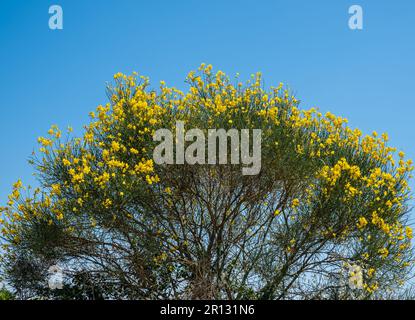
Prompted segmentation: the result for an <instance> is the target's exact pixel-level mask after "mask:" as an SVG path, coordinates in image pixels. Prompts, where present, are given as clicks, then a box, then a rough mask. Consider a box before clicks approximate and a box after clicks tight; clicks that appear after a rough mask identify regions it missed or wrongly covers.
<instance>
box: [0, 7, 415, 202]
mask: <svg viewBox="0 0 415 320" xmlns="http://www.w3.org/2000/svg"><path fill="white" fill-rule="evenodd" d="M52 4H59V5H61V6H62V8H63V11H64V30H62V31H56V30H55V31H52V30H49V28H48V19H49V14H48V8H49V6H50V5H52ZM353 4H360V5H361V6H362V7H363V10H364V30H363V31H351V30H350V29H349V28H348V18H349V14H348V8H349V6H351V5H353ZM414 15H415V2H414V1H412V0H397V1H378V0H370V1H367V0H353V1H352V0H350V1H346V0H336V1H329V0H319V1H318V0H315V1H306V0H303V1H299V0H295V1H293V0H290V1H277V0H273V1H261V0H258V1H257V0H256V1H252V0H250V1H226V0H225V1H141V0H135V1H133V0H131V1H126V0H118V1H115V0H114V1H109V0H107V1H98V0H96V1H93V0H88V1H80V0H79V1H76V0H66V1H65V0H54V1H43V0H9V1H5V0H1V2H0V48H1V49H0V108H1V126H0V136H1V139H0V150H1V157H0V202H1V204H4V203H5V202H6V199H7V194H8V193H9V191H10V189H11V184H12V183H13V182H14V181H16V180H17V179H18V178H22V179H23V182H24V183H32V182H33V178H32V177H31V173H32V170H31V168H30V166H29V165H28V163H27V159H28V157H29V156H30V154H31V152H32V150H33V149H34V148H36V147H37V143H36V138H37V137H38V136H40V135H44V134H45V132H46V131H47V130H48V129H49V127H50V125H51V124H58V125H59V126H61V127H62V128H65V127H66V126H67V125H72V126H73V127H74V128H75V132H77V133H79V132H80V130H81V128H82V125H83V124H85V123H86V122H87V121H88V116H87V115H88V112H89V111H91V110H93V109H94V108H95V107H96V106H97V105H98V104H100V103H105V102H106V97H105V91H104V88H105V83H106V81H110V80H111V79H112V75H113V74H114V73H116V72H118V71H121V72H125V73H131V72H132V71H138V72H139V73H141V74H145V75H148V76H150V77H151V79H152V80H153V81H154V82H153V84H154V86H156V85H157V83H158V81H159V80H162V79H163V80H166V81H167V83H168V84H169V85H174V86H177V87H184V85H183V80H184V78H185V75H186V74H187V72H188V71H189V70H191V69H194V68H197V67H198V66H199V64H200V63H201V62H207V63H211V64H213V66H214V67H215V68H216V69H221V70H223V71H225V72H226V73H229V74H234V73H236V72H239V73H240V74H241V78H244V79H247V78H248V77H249V75H250V74H251V73H254V72H256V71H262V72H263V75H264V79H265V81H266V85H267V86H271V85H275V84H278V83H279V82H280V81H282V82H284V83H286V84H287V85H289V86H290V87H291V88H292V89H293V90H294V91H295V93H296V95H297V97H298V98H299V99H301V100H302V101H303V103H302V106H303V107H307V108H308V107H312V106H318V107H319V108H320V109H321V110H322V111H323V112H326V111H331V112H334V113H336V114H338V115H342V116H345V117H347V118H349V122H350V125H351V126H353V127H359V128H361V129H362V130H363V131H364V132H366V133H369V132H371V131H372V130H377V131H378V132H383V131H386V132H388V133H389V134H390V136H391V144H392V145H395V146H397V147H399V148H402V149H403V150H404V151H405V152H406V153H407V154H408V155H409V156H411V157H412V158H415V150H414V141H415V129H414V128H415V125H414V119H415V87H414V75H415V58H414V57H415V41H414V36H415V19H414Z"/></svg>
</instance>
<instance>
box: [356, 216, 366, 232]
mask: <svg viewBox="0 0 415 320" xmlns="http://www.w3.org/2000/svg"><path fill="white" fill-rule="evenodd" d="M367 223H368V222H367V220H366V218H365V217H360V218H359V222H358V223H357V227H358V228H359V229H363V228H364V227H366V225H367Z"/></svg>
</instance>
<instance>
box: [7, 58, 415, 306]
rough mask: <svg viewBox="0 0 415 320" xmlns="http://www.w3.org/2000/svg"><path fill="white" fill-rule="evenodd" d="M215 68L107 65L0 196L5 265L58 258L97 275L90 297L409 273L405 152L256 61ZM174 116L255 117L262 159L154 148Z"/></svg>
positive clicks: (312, 294) (211, 295)
mask: <svg viewBox="0 0 415 320" xmlns="http://www.w3.org/2000/svg"><path fill="white" fill-rule="evenodd" d="M211 69H212V67H211V66H210V65H209V66H205V65H202V66H201V67H200V68H199V71H198V72H191V73H189V75H188V77H187V83H188V84H189V86H190V89H189V91H188V92H187V93H184V92H182V91H180V90H178V89H175V88H169V87H167V86H166V85H165V84H164V82H162V83H161V85H160V88H159V89H158V90H151V89H149V79H148V78H146V77H143V76H140V77H139V76H138V75H137V74H133V75H132V76H125V75H122V74H116V75H115V76H114V79H115V80H114V84H113V85H111V86H108V88H107V91H108V97H109V101H110V102H109V103H108V104H106V105H105V106H102V105H100V106H98V107H97V109H96V112H92V113H91V114H90V116H91V122H90V124H89V125H88V126H87V127H86V129H85V133H84V135H83V137H82V138H69V137H68V138H67V139H66V140H63V139H62V138H61V135H62V133H61V131H60V130H59V129H58V128H57V127H56V126H53V127H52V128H51V129H50V130H49V132H48V135H49V136H48V137H41V138H39V143H40V145H41V146H40V152H41V155H37V156H34V158H33V159H32V160H31V161H32V164H33V165H34V167H35V170H36V172H37V177H38V180H39V182H40V187H39V188H37V189H35V190H32V189H30V188H29V187H28V188H24V187H23V186H22V183H21V181H20V180H19V181H18V182H17V183H16V184H15V185H14V186H13V192H12V194H11V195H10V197H9V200H10V201H9V203H8V204H7V206H6V207H4V208H3V209H2V211H3V221H2V224H3V230H2V234H3V239H4V250H5V251H6V254H5V256H4V259H3V273H4V275H5V278H6V279H9V281H10V282H11V283H12V284H13V283H16V281H11V280H13V279H12V278H13V277H11V275H12V273H11V272H10V270H15V268H16V265H18V264H19V261H21V260H20V259H19V257H20V256H21V254H22V253H24V254H26V255H29V256H30V257H32V258H31V259H30V261H32V262H33V261H38V262H39V264H40V265H43V266H50V265H53V264H60V265H62V266H64V269H65V271H66V276H67V279H66V281H67V282H68V283H67V284H66V285H69V286H73V285H75V286H77V285H76V281H75V282H74V279H75V278H76V275H79V274H82V277H83V278H82V279H93V281H89V283H94V286H95V289H94V290H97V292H99V297H101V298H119V299H121V298H124V299H147V298H150V299H158V298H178V299H181V298H191V299H201V298H203V299H216V298H227V299H292V298H295V299H298V298H300V299H309V298H316V299H356V298H359V299H366V298H382V297H385V296H387V295H389V294H390V293H391V292H398V291H399V286H400V285H402V284H405V283H407V281H408V280H409V279H410V277H411V274H412V273H411V269H412V262H413V255H412V254H413V253H412V246H411V238H412V229H411V228H410V227H409V222H408V212H409V208H408V204H407V203H408V200H409V198H410V194H409V187H408V179H409V178H410V171H411V170H412V169H413V167H412V162H411V161H410V160H404V154H403V153H402V152H400V153H399V154H398V156H395V152H396V149H394V148H392V147H390V146H388V144H387V141H388V137H387V135H386V134H383V135H381V137H378V135H377V133H376V132H374V133H373V134H372V135H370V136H364V137H363V136H362V133H361V132H360V131H359V130H358V129H351V128H350V127H348V126H347V120H346V119H344V118H341V117H336V116H334V115H333V114H331V113H327V114H325V115H324V116H323V115H322V114H321V113H320V112H319V111H318V110H316V109H310V110H300V109H299V107H298V106H299V101H298V100H297V99H296V98H295V97H294V96H292V95H291V94H290V92H289V91H288V90H287V89H284V88H283V85H282V84H280V85H279V86H278V87H273V88H271V89H270V90H269V91H265V90H264V89H263V88H262V80H261V75H260V74H259V73H258V74H257V75H254V76H252V78H251V80H249V81H248V82H247V83H246V84H245V85H244V84H242V83H238V80H237V79H236V80H235V81H234V82H235V84H233V83H232V81H231V80H230V79H229V78H228V77H227V76H226V75H225V74H224V73H223V72H221V71H218V72H217V73H216V74H213V73H212V71H211ZM177 121H183V122H184V126H185V128H186V130H188V129H191V128H199V129H201V130H202V131H203V132H204V133H206V134H207V132H208V129H210V128H224V129H225V130H229V129H231V128H237V129H261V130H262V135H261V139H262V140H261V171H260V173H259V174H258V175H243V174H242V168H243V167H244V165H243V164H235V163H233V164H231V163H230V162H228V164H220V165H211V164H194V165H192V164H188V163H184V164H157V163H155V162H154V161H153V150H154V148H155V147H156V146H157V145H158V144H159V143H160V142H158V141H154V140H153V136H154V134H155V132H156V131H157V130H158V129H162V128H167V129H170V130H171V131H172V132H174V131H175V127H176V123H177ZM191 143H192V142H191V141H188V142H186V146H189V145H190V144H191ZM230 147H231V143H230V141H228V149H227V150H228V151H227V152H228V156H229V154H230ZM206 148H207V142H206ZM176 153H177V150H174V157H173V158H174V159H175V157H176ZM25 190H26V195H23V192H24V191H25ZM45 268H46V267H44V268H43V269H42V270H43V273H44V272H45ZM46 269H47V268H46ZM19 279H20V278H19ZM32 281H33V279H32ZM37 281H38V284H39V283H42V281H43V283H44V281H45V280H44V276H43V278H42V277H40V278H39V279H38V280H37ZM19 286H23V288H26V289H30V290H29V292H32V295H33V296H38V295H39V290H38V289H33V285H29V283H26V285H25V283H21V282H20V283H19ZM41 287H42V286H41ZM82 287H83V286H77V288H78V289H79V288H82ZM15 288H16V289H17V287H15ZM82 290H83V289H79V290H78V294H77V296H78V297H82ZM79 291H80V293H79ZM65 298H68V297H67V296H66V297H65Z"/></svg>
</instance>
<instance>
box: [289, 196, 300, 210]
mask: <svg viewBox="0 0 415 320" xmlns="http://www.w3.org/2000/svg"><path fill="white" fill-rule="evenodd" d="M299 205H300V200H298V199H297V198H295V199H293V201H292V202H291V207H293V208H296V207H298V206H299Z"/></svg>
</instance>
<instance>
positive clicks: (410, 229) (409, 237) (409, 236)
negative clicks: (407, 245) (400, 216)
mask: <svg viewBox="0 0 415 320" xmlns="http://www.w3.org/2000/svg"><path fill="white" fill-rule="evenodd" d="M405 234H406V237H407V238H408V239H412V238H413V235H412V228H411V227H406V228H405Z"/></svg>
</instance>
